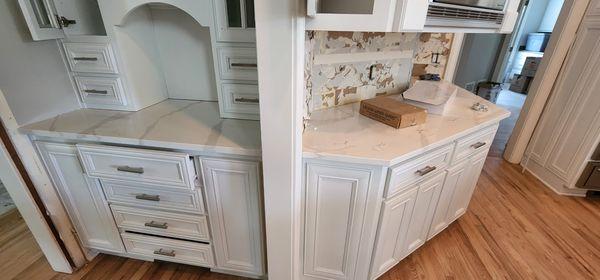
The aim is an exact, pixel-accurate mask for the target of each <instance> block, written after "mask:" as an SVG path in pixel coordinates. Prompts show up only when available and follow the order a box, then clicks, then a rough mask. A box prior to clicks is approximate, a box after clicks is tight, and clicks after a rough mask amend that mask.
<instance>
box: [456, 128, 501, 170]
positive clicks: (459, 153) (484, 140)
mask: <svg viewBox="0 0 600 280" xmlns="http://www.w3.org/2000/svg"><path fill="white" fill-rule="evenodd" d="M497 128H498V126H493V127H488V128H484V129H483V130H481V131H478V132H475V133H473V134H471V135H467V136H465V137H463V138H461V139H459V140H457V141H456V148H455V150H454V156H453V157H452V163H453V164H454V163H457V162H459V161H461V160H464V159H466V158H468V157H469V156H471V155H473V154H475V153H476V152H479V151H484V150H487V149H489V147H490V145H491V144H492V141H493V140H494V135H495V134H496V129H497Z"/></svg>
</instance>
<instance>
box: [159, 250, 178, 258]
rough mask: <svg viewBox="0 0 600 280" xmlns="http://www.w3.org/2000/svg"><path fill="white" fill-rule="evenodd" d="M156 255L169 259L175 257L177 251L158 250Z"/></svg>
mask: <svg viewBox="0 0 600 280" xmlns="http://www.w3.org/2000/svg"><path fill="white" fill-rule="evenodd" d="M154 254H155V255H161V256H167V257H175V250H171V251H168V252H167V251H165V250H164V249H158V250H156V251H154Z"/></svg>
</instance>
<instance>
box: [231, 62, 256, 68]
mask: <svg viewBox="0 0 600 280" xmlns="http://www.w3.org/2000/svg"><path fill="white" fill-rule="evenodd" d="M229 65H231V67H244V68H256V67H258V65H257V64H256V63H239V62H233V63H230V64H229Z"/></svg>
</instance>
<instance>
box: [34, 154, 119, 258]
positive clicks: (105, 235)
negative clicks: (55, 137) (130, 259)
mask: <svg viewBox="0 0 600 280" xmlns="http://www.w3.org/2000/svg"><path fill="white" fill-rule="evenodd" d="M35 144H36V146H37V148H38V151H39V153H40V155H41V157H42V160H43V161H44V164H45V166H46V169H47V170H48V173H49V174H50V178H51V179H52V183H53V184H54V187H55V188H56V189H57V191H58V194H59V196H60V198H61V200H62V203H63V205H64V206H65V208H66V210H67V213H68V214H69V216H70V218H71V220H72V222H73V225H74V226H75V228H76V230H77V235H78V236H79V239H80V241H81V243H82V245H83V246H84V247H86V248H88V249H98V250H103V251H110V252H116V253H124V252H125V249H124V247H123V242H122V241H121V237H120V235H119V231H118V229H117V226H116V225H115V221H114V220H113V217H112V214H111V212H110V208H109V206H108V202H107V201H106V199H105V198H104V194H103V193H102V188H101V187H100V182H99V181H98V180H95V179H91V178H89V177H87V176H86V175H85V174H84V173H83V168H82V167H81V164H80V163H79V158H78V157H77V149H76V148H75V146H74V145H67V144H57V143H48V142H36V143H35Z"/></svg>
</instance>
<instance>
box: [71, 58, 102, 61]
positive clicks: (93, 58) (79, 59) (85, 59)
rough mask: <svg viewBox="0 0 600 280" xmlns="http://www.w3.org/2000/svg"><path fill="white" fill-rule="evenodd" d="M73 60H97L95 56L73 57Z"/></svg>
mask: <svg viewBox="0 0 600 280" xmlns="http://www.w3.org/2000/svg"><path fill="white" fill-rule="evenodd" d="M73 60H77V61H98V58H97V57H73Z"/></svg>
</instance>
